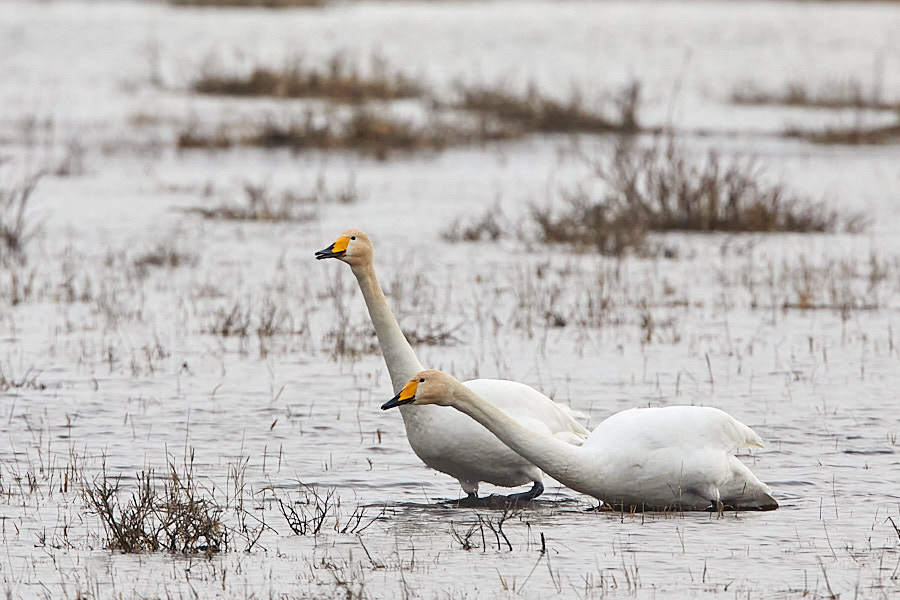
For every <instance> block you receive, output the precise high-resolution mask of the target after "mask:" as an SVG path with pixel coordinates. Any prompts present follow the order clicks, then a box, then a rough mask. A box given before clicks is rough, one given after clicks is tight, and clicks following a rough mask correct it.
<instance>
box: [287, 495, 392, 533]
mask: <svg viewBox="0 0 900 600" xmlns="http://www.w3.org/2000/svg"><path fill="white" fill-rule="evenodd" d="M278 508H279V510H280V511H281V514H282V516H283V517H284V519H285V521H286V522H287V524H288V527H290V529H291V531H293V532H294V533H295V534H296V535H312V536H317V535H319V533H324V532H323V531H322V529H323V527H325V526H326V525H327V528H326V531H333V532H336V533H340V534H349V535H358V534H360V533H362V532H363V531H365V530H366V529H368V528H369V527H371V526H372V524H373V523H374V522H375V521H377V520H378V519H380V518H382V517H383V516H384V513H385V509H383V508H382V509H381V510H380V511H379V512H378V513H377V514H375V516H373V517H369V516H368V515H367V514H366V509H365V508H364V507H362V506H360V505H359V504H356V506H355V507H354V508H353V509H352V510H351V511H350V513H349V514H345V513H344V508H343V504H342V502H341V498H340V496H338V495H337V492H336V490H335V489H334V488H331V489H328V490H325V491H324V492H320V491H319V489H318V488H316V487H315V486H308V485H304V484H302V483H301V484H300V498H298V499H296V500H294V499H292V498H291V497H290V495H289V496H288V498H287V502H285V501H284V500H282V499H281V498H278Z"/></svg>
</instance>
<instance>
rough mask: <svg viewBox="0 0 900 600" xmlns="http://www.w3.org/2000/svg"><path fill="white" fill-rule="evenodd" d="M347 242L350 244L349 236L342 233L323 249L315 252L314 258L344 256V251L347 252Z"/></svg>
mask: <svg viewBox="0 0 900 600" xmlns="http://www.w3.org/2000/svg"><path fill="white" fill-rule="evenodd" d="M348 244H350V238H348V237H347V236H343V235H342V236H341V237H339V238H338V239H336V240H335V241H334V243H333V244H331V245H330V246H328V247H327V248H325V249H324V250H319V251H318V252H316V260H322V259H323V258H341V257H342V256H344V253H345V252H347V245H348Z"/></svg>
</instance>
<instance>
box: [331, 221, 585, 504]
mask: <svg viewBox="0 0 900 600" xmlns="http://www.w3.org/2000/svg"><path fill="white" fill-rule="evenodd" d="M316 258H317V259H325V258H336V259H339V260H341V261H343V262H345V263H347V264H348V265H350V269H351V270H352V271H353V274H354V275H355V276H356V280H357V282H358V283H359V288H360V290H361V291H362V295H363V298H364V299H365V301H366V308H368V311H369V316H370V317H371V319H372V324H373V325H374V326H375V334H376V336H377V337H378V344H379V346H380V347H381V353H382V355H383V356H384V362H385V363H386V364H387V368H388V371H389V372H390V376H391V384H392V386H393V388H394V393H398V392H400V390H401V389H402V388H403V386H404V385H405V384H406V382H407V381H409V379H410V378H412V377H413V376H414V375H415V374H416V373H418V372H419V371H422V370H423V369H424V367H423V366H422V363H420V362H419V359H418V358H416V354H415V352H414V351H413V349H412V346H410V344H409V342H408V341H407V339H406V336H404V335H403V331H402V330H401V329H400V325H399V324H398V323H397V319H396V318H395V317H394V314H393V313H392V312H391V309H390V307H389V306H388V304H387V300H386V298H385V296H384V291H383V290H382V289H381V285H379V283H378V278H377V277H376V276H375V268H374V266H373V247H372V241H371V240H370V239H369V237H368V236H367V235H366V234H365V233H364V232H362V231H360V230H358V229H350V230H347V231H345V232H344V233H342V234H341V235H340V236H339V237H338V238H337V240H335V241H334V243H333V244H331V245H330V246H328V247H327V248H325V249H324V250H320V251H319V252H316ZM461 385H465V386H467V387H468V388H470V389H471V390H473V391H474V392H475V393H477V394H478V395H479V396H481V397H483V398H485V399H486V401H487V402H489V403H490V404H491V406H493V407H494V408H495V409H496V410H498V411H499V412H501V413H502V414H504V415H507V418H510V419H513V420H514V421H515V422H516V423H518V424H520V425H521V426H523V427H525V428H527V429H529V430H531V431H535V432H539V433H541V434H544V435H547V436H548V437H553V438H554V439H556V440H557V441H559V443H561V444H566V445H571V444H581V443H582V442H583V441H584V440H585V439H586V438H587V436H588V434H589V433H590V432H589V431H588V430H587V429H585V428H584V427H583V426H582V425H581V424H580V423H578V421H576V420H575V419H574V418H573V416H572V414H571V412H570V411H569V409H568V408H567V407H565V406H563V405H561V404H557V403H556V402H554V401H553V400H551V399H550V398H548V397H547V396H545V395H543V394H541V393H540V392H538V391H537V390H535V389H533V388H531V387H529V386H527V385H524V384H521V383H517V382H515V381H507V380H502V379H474V380H471V381H467V382H465V383H464V384H461ZM400 412H401V414H402V416H403V424H404V426H405V427H406V437H407V439H408V440H409V445H410V446H411V447H412V449H413V452H415V453H416V455H417V456H418V457H419V458H420V459H421V460H422V462H424V463H425V464H426V465H428V466H429V467H431V468H432V469H435V470H437V471H441V472H442V473H446V474H448V475H450V476H452V477H455V478H456V479H457V480H458V481H459V483H460V486H461V487H462V489H463V491H464V492H466V494H467V496H468V498H467V499H466V502H467V503H476V502H477V498H478V484H479V483H480V482H482V481H485V482H488V483H491V484H494V485H498V486H501V487H515V486H519V485H524V484H527V483H529V482H530V483H532V488H531V489H530V490H528V491H526V492H522V493H519V494H510V495H509V496H506V498H507V499H508V500H510V501H525V500H532V499H534V498H536V497H537V496H539V495H540V494H541V493H542V492H543V491H544V485H543V483H542V474H541V470H540V469H539V468H538V467H536V466H535V465H533V464H531V463H530V462H528V461H527V460H525V459H524V458H522V457H521V456H519V455H518V454H516V453H515V452H513V451H512V450H510V449H509V448H508V447H507V446H506V445H505V444H503V443H502V442H501V441H500V440H498V439H497V438H496V437H495V436H494V435H493V434H491V433H490V432H489V431H488V430H487V429H485V428H484V427H482V426H481V425H479V424H478V423H476V422H475V421H473V420H472V419H470V418H468V417H467V416H465V415H463V414H461V413H458V412H456V411H453V410H449V409H447V408H442V407H439V406H403V407H401V408H400Z"/></svg>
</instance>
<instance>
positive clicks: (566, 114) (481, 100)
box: [456, 82, 640, 133]
mask: <svg viewBox="0 0 900 600" xmlns="http://www.w3.org/2000/svg"><path fill="white" fill-rule="evenodd" d="M458 88H459V89H458V93H459V95H460V96H461V100H460V102H459V104H457V105H456V108H460V109H463V110H467V111H472V112H476V113H479V114H482V115H485V116H488V117H492V118H495V119H498V120H500V121H501V122H506V123H510V124H513V125H515V126H517V127H519V128H521V129H522V130H523V131H524V132H529V133H530V132H540V133H634V132H637V131H639V130H640V126H639V124H638V116H637V113H638V107H639V103H640V85H639V84H638V83H636V82H635V83H632V84H631V85H630V86H628V87H626V88H625V89H624V90H622V91H621V92H620V93H619V95H618V96H617V97H616V98H615V100H614V102H613V104H614V112H615V113H617V114H616V115H615V116H613V117H609V116H606V115H605V114H604V111H602V110H600V109H598V108H592V107H589V106H588V105H587V103H586V102H585V101H584V99H583V98H582V96H581V94H580V93H578V92H577V91H576V92H573V93H572V96H571V98H570V99H569V100H568V101H567V102H562V101H559V100H556V99H553V98H550V97H548V96H546V95H544V94H542V93H541V92H540V91H538V89H537V87H536V86H535V85H533V84H532V85H530V86H529V87H528V89H527V91H526V92H525V94H524V95H517V94H515V93H513V92H512V91H510V90H509V89H508V88H506V87H504V86H501V85H495V86H482V87H477V86H462V85H460V86H458Z"/></svg>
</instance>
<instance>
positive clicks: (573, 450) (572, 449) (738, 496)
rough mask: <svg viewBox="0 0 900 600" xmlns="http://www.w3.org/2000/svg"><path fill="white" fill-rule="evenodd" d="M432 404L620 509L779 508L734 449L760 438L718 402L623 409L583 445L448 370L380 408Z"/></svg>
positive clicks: (425, 375) (414, 381) (416, 381)
mask: <svg viewBox="0 0 900 600" xmlns="http://www.w3.org/2000/svg"><path fill="white" fill-rule="evenodd" d="M431 405H439V406H450V407H453V408H455V409H456V410H458V411H460V412H462V413H465V414H466V415H468V416H470V417H472V419H474V420H475V421H478V422H479V423H481V424H482V425H484V426H485V427H486V428H488V429H489V430H490V431H491V432H492V433H493V434H494V435H496V436H497V437H498V438H499V439H500V440H502V441H503V443H505V444H506V445H507V446H509V447H510V448H512V449H513V450H515V451H516V452H518V453H519V454H521V455H522V456H523V457H525V458H527V459H528V460H530V461H531V462H532V463H534V464H535V465H537V466H539V467H540V468H541V469H543V470H544V472H545V473H547V474H548V475H550V476H551V477H553V478H554V479H556V480H557V481H559V482H560V483H562V484H564V485H566V486H568V487H570V488H572V489H573V490H576V491H579V492H582V493H585V494H589V495H591V496H593V497H595V498H597V499H599V500H601V501H603V502H605V503H606V504H608V505H611V506H613V507H615V508H617V509H622V510H711V509H716V510H722V509H726V508H727V509H734V510H774V509H776V508H778V502H776V501H775V499H774V498H772V496H771V490H770V489H769V486H767V485H766V484H764V483H762V482H761V481H760V480H759V479H757V477H756V476H755V475H754V474H753V473H752V472H751V471H750V469H748V468H747V466H746V465H744V463H742V462H741V461H739V460H738V459H737V457H735V456H734V454H733V453H732V450H733V449H734V448H739V447H761V446H762V440H761V439H760V437H759V436H758V435H757V434H756V433H755V432H754V431H753V430H752V429H750V428H749V427H747V426H746V425H744V424H743V423H741V422H740V421H738V420H736V419H734V418H733V417H731V416H729V415H728V414H727V413H725V412H723V411H721V410H719V409H717V408H711V407H702V406H670V407H665V408H633V409H630V410H625V411H622V412H619V413H616V414H614V415H613V416H611V417H609V418H608V419H606V420H605V421H603V422H602V423H600V424H599V425H598V426H597V427H596V428H595V429H594V431H593V432H592V433H591V435H590V437H588V439H587V440H586V441H585V442H584V444H583V445H581V446H572V445H570V444H565V443H562V442H560V441H558V440H556V439H554V438H553V437H552V436H548V435H542V434H540V433H536V432H534V431H530V430H528V429H526V428H525V427H522V426H521V425H520V424H519V423H516V421H515V420H513V419H511V418H509V416H507V415H506V414H504V413H503V411H500V410H497V409H496V408H495V407H493V406H492V405H491V404H490V403H489V402H486V401H485V400H484V398H481V397H480V396H479V395H478V394H477V393H476V392H474V391H473V390H471V389H469V388H467V387H465V386H464V385H462V384H461V383H460V382H459V381H457V380H456V379H454V378H453V377H451V376H450V375H448V374H446V373H444V372H443V371H434V370H431V371H422V372H421V373H418V374H417V375H416V376H415V377H413V378H411V380H410V381H409V383H407V384H406V385H405V386H404V387H403V389H402V390H400V393H398V394H397V395H396V396H394V398H392V399H391V400H389V401H388V402H386V403H385V404H384V405H383V406H382V407H381V408H382V409H385V410H387V409H389V408H393V407H395V406H399V407H401V409H402V408H403V407H405V406H422V407H423V408H424V407H425V406H431Z"/></svg>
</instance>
